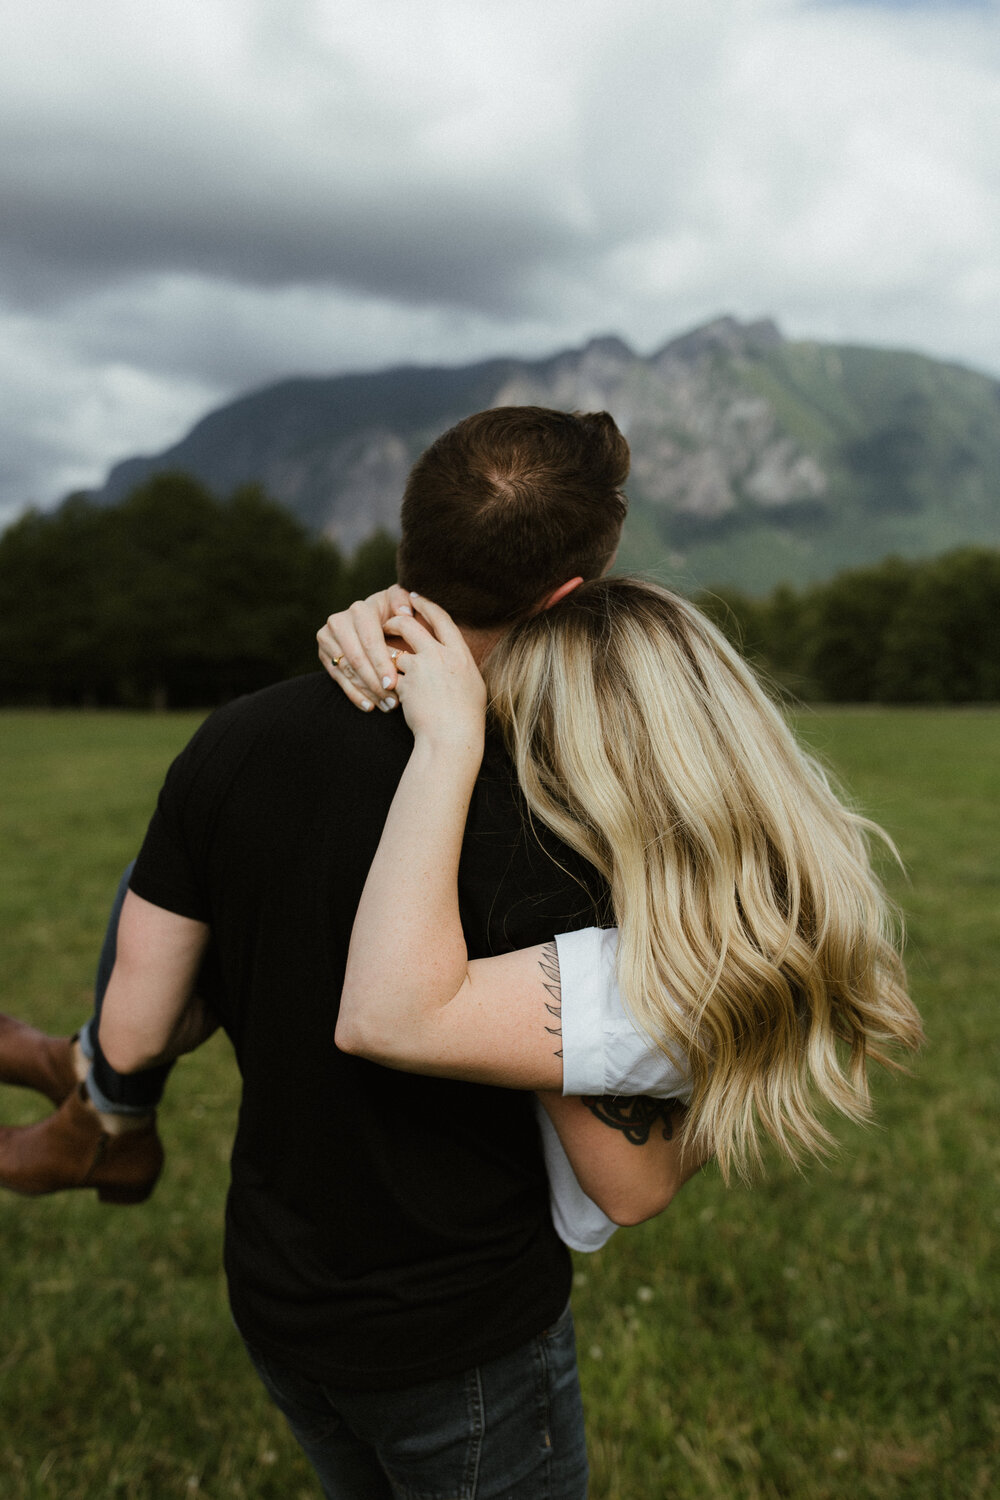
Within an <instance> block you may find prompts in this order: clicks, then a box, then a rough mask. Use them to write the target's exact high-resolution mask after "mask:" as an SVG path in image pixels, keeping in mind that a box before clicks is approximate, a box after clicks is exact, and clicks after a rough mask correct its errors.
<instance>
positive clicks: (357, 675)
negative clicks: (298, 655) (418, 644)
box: [316, 584, 413, 712]
mask: <svg viewBox="0 0 1000 1500" xmlns="http://www.w3.org/2000/svg"><path fill="white" fill-rule="evenodd" d="M397 611H401V612H405V614H407V615H412V612H413V611H412V608H411V606H410V604H409V596H408V594H407V592H406V590H405V589H403V588H400V587H399V585H398V584H393V585H392V587H391V588H388V589H382V590H380V591H379V592H378V593H377V594H371V595H370V596H369V597H368V598H367V599H364V600H358V601H356V602H355V603H354V604H352V605H351V606H350V608H349V609H345V610H340V611H338V612H337V613H336V614H333V615H330V617H329V619H328V620H327V622H326V624H325V625H324V626H323V627H322V628H321V629H320V630H319V631H317V633H316V641H317V645H318V648H319V659H320V661H321V662H322V664H323V666H324V667H325V669H326V671H327V672H328V673H329V674H330V676H331V677H332V678H333V680H334V681H335V682H336V683H337V684H338V685H339V686H340V687H341V688H342V689H343V690H344V692H345V693H347V696H348V697H349V698H350V699H351V702H352V703H356V704H357V705H358V707H363V706H364V704H366V703H367V704H369V705H372V704H374V705H377V706H378V707H379V708H381V709H384V710H385V711H387V712H388V711H389V710H390V709H393V708H395V706H396V700H395V698H394V697H393V689H394V688H395V686H396V667H395V656H394V654H393V649H392V647H391V645H390V644H389V643H387V642H386V639H385V629H384V627H385V623H386V621H387V620H388V619H389V618H390V616H392V615H393V613H394V612H397ZM349 684H353V688H354V691H352V692H348V691H347V689H348V685H349Z"/></svg>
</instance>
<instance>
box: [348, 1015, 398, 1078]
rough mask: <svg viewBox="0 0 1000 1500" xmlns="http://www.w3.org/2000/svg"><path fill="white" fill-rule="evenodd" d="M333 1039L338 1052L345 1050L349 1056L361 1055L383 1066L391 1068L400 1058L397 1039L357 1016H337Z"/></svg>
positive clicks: (368, 1060)
mask: <svg viewBox="0 0 1000 1500" xmlns="http://www.w3.org/2000/svg"><path fill="white" fill-rule="evenodd" d="M333 1040H334V1041H335V1042H336V1044H337V1048H338V1050H339V1051H340V1052H346V1053H348V1054H349V1055H350V1056H351V1057H363V1058H364V1059H365V1061H366V1062H375V1063H381V1064H382V1065H383V1066H384V1067H388V1068H391V1067H393V1066H395V1065H396V1064H397V1063H398V1062H400V1061H401V1060H402V1058H401V1055H400V1052H399V1047H398V1039H395V1038H393V1037H392V1036H388V1035H385V1034H384V1032H383V1031H381V1030H380V1029H379V1027H377V1026H375V1025H373V1024H372V1023H371V1022H370V1021H367V1022H366V1021H363V1020H361V1019H360V1018H358V1017H353V1018H352V1017H350V1016H344V1015H340V1016H338V1018H337V1025H336V1027H335V1029H334V1033H333ZM394 1042H395V1046H394Z"/></svg>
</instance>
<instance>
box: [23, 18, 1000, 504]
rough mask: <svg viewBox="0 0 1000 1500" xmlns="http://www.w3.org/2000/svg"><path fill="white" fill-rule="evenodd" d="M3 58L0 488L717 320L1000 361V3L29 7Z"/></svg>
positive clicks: (83, 475)
mask: <svg viewBox="0 0 1000 1500" xmlns="http://www.w3.org/2000/svg"><path fill="white" fill-rule="evenodd" d="M5 28H6V32H5V46H4V49H3V51H2V53H0V139H2V150H0V202H2V203H3V205H4V212H3V215H2V217H0V268H2V269H0V299H2V301H0V347H2V348H3V350H4V353H3V354H0V410H3V411H4V413H5V415H4V417H3V419H2V425H3V429H4V430H2V431H0V441H2V442H3V444H4V451H5V453H6V455H7V470H6V473H5V474H0V504H3V503H4V502H6V503H7V504H8V505H11V504H14V505H16V504H17V503H18V501H20V500H24V499H27V498H30V497H35V498H40V499H50V498H54V497H55V496H56V495H57V494H58V493H60V492H61V491H62V489H64V488H66V487H69V485H71V484H79V483H82V482H95V481H97V480H98V479H99V478H100V477H101V474H102V471H103V469H104V468H105V467H106V466H107V464H108V463H109V462H110V461H112V460H114V459H115V458H118V457H122V456H124V455H126V454H128V453H132V452H135V451H138V450H140V449H141V448H144V447H147V448H149V447H151V448H156V447H159V446H162V445H165V444H166V443H167V442H169V441H172V440H173V439H175V438H176V437H177V436H179V435H180V431H181V430H182V428H183V427H184V426H185V425H186V424H187V423H188V422H189V421H191V420H192V419H194V418H195V417H197V416H198V415H200V414H201V413H202V412H203V411H204V410H205V409H207V407H208V406H209V405H211V404H212V403H213V402H216V401H219V400H222V399H225V398H226V397H227V396H229V395H231V394H234V393H236V392H237V391H239V390H243V389H246V388H248V387H250V386H253V385H259V384H262V383H264V382H266V381H268V380H270V379H273V378H278V377H280V376H282V375H286V374H292V373H305V372H310V371H313V372H320V371H322V372H326V371H331V372H332V371H339V370H344V369H349V368H373V367H378V366H384V365H387V364H391V363H396V362H401V361H406V362H411V361H419V362H423V363H433V362H451V361H459V360H467V359H474V358H478V357H485V356H487V355H490V354H493V353H499V352H504V353H509V352H513V353H524V354H540V353H543V352H548V351H549V350H552V349H555V348H558V347H560V346H565V345H567V344H570V343H573V342H577V341H579V340H582V339H584V338H586V337H588V336H589V335H591V334H593V333H598V332H605V331H617V332H620V333H621V334H623V335H624V336H625V337H626V338H628V339H629V340H630V341H631V342H633V343H634V344H635V345H636V346H637V347H638V348H641V349H642V348H645V349H651V348H653V347H654V346H656V345H657V344H659V343H661V342H662V341H663V340H665V339H666V338H667V337H668V336H670V335H671V334H673V333H675V332H678V331H680V330H681V329H683V328H684V327H686V326H690V325H693V324H694V323H696V322H698V321H700V320H701V319H703V318H707V317H711V316H713V315H715V314H717V313H719V312H721V311H724V310H731V311H734V312H736V313H737V314H740V315H743V316H759V315H762V314H767V313H770V314H774V315H775V316H777V318H778V319H779V321H780V322H781V323H782V325H783V326H784V327H785V328H786V330H787V331H789V332H791V333H793V334H801V335H811V336H818V337H828V338H839V339H852V340H854V341H859V342H861V341H871V342H881V343H893V344H905V345H909V346H911V347H918V348H924V349H926V350H927V351H928V352H931V353H937V354H941V355H945V356H951V357H954V358H959V359H964V360H966V361H968V362H970V363H973V364H979V365H981V366H983V367H985V368H989V369H993V370H996V371H997V372H998V373H1000V333H998V332H997V323H996V317H995V307H996V301H997V290H998V288H997V281H998V274H1000V273H998V271H997V263H996V254H995V247H996V245H997V244H998V243H1000V209H998V205H1000V180H998V178H1000V107H998V106H1000V83H998V80H1000V12H998V8H997V6H996V5H995V3H994V4H981V5H980V4H972V3H970V4H958V5H948V4H944V3H943V0H942V3H937V4H933V3H930V0H928V3H925V4H913V5H901V4H896V5H893V4H889V3H887V0H866V3H862V0H719V3H717V4H715V5H711V6H692V5H691V4H690V0H617V3H616V0H575V3H574V4H572V5H571V4H569V3H568V0H553V3H551V4H548V5H545V6H539V5H537V3H533V4H529V3H528V0H506V3H500V0H480V3H478V4H477V5H476V6H475V7H472V6H469V5H467V4H465V3H463V0H425V3H423V4H421V5H419V6H415V5H413V4H412V0H369V4H368V5H367V6H365V7H364V8H361V7H355V8H349V7H346V6H343V5H339V4H337V5H335V4H333V3H332V0H283V3H280V4H279V3H278V0H161V4H160V5H159V6H158V7H156V8H155V9H154V8H151V7H137V6H135V5H134V4H132V3H130V0H74V4H73V5H72V6H67V5H65V3H64V0H34V3H33V5H32V6H31V7H26V6H25V7H18V8H16V10H12V11H11V14H10V15H9V17H8V18H6V19H5Z"/></svg>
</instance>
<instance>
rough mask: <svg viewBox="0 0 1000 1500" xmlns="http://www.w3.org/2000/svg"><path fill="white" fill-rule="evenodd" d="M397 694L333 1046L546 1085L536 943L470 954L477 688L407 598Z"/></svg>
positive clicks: (425, 1069)
mask: <svg viewBox="0 0 1000 1500" xmlns="http://www.w3.org/2000/svg"><path fill="white" fill-rule="evenodd" d="M414 608H416V609H417V610H418V611H419V612H420V614H421V615H422V616H423V619H424V620H425V621H426V622H427V623H428V624H429V625H431V626H432V627H433V629H434V632H435V633H434V634H431V631H430V630H428V629H427V628H425V626H424V625H423V624H422V623H420V622H419V621H417V620H416V619H406V618H405V617H404V618H400V617H397V618H396V619H395V620H394V621H392V622H391V628H393V629H395V630H398V632H399V634H400V636H402V637H403V638H404V640H405V642H406V647H407V652H406V654H405V655H403V656H401V657H400V658H399V659H398V661H397V668H398V674H399V675H398V685H397V691H398V694H399V698H400V702H401V703H402V705H403V711H404V713H405V714H406V716H407V722H408V723H409V725H410V728H411V729H412V730H413V734H414V746H413V753H412V755H411V756H410V760H409V763H408V764H407V767H406V770H405V771H404V773H403V776H402V778H401V780H400V783H399V786H398V788H397V791H396V795H395V797H394V799H393V803H392V807H391V808H390V811H389V816H388V818H387V820H386V824H385V828H384V829H383V832H382V838H381V841H380V843H379V847H378V851H377V853H376V855H375V859H374V861H373V862H372V866H371V869H370V870H369V873H368V879H367V881H366V883H365V888H364V892H363V894H362V897H361V902H360V904H359V906H358V911H357V915H356V917H355V920H354V931H353V934H352V938H351V948H350V955H349V958H348V963H347V974H346V977H345V981H344V987H343V991H342V994H341V1002H340V1015H339V1018H338V1021H337V1031H336V1041H337V1045H338V1046H339V1047H340V1048H341V1050H342V1051H345V1052H353V1053H357V1054H358V1055H360V1056H363V1057H367V1058H369V1059H370V1060H372V1061H373V1062H381V1063H385V1064H387V1065H388V1066H391V1067H396V1068H402V1069H404V1070H406V1071H410V1072H420V1073H435V1074H441V1075H443V1076H446V1077H453V1078H467V1079H471V1080H473V1081H475V1082H481V1083H499V1084H505V1085H508V1086H512V1087H515V1088H559V1087H560V1085H561V1083H562V1063H561V1059H560V1057H559V1055H558V1054H559V1038H558V1035H557V1034H555V1033H556V1032H557V1030H558V1022H557V1021H556V1020H555V1019H554V1017H553V1014H552V1012H551V1010H550V1009H549V1008H547V1007H551V1006H552V1005H553V1004H554V1001H553V997H552V995H551V994H550V992H549V989H548V988H547V987H546V986H547V985H549V984H550V983H551V981H550V980H549V979H548V977H547V974H546V958H545V954H544V951H543V949H542V948H540V947H536V948H530V949H522V950H521V951H520V952H518V953H509V954H504V955H502V956H500V957H497V958H492V959H481V960H476V961H473V962H471V963H470V962H469V958H468V950H467V948H466V943H465V935H464V933H463V931H462V925H461V921H460V919H459V911H458V862H459V856H460V854H461V848H462V837H463V834H464V831H465V819H466V814H467V812H468V807H469V799H470V797H471V795H472V788H473V786H474V784H475V780H476V776H477V774H478V771H479V764H480V761H481V759H482V752H483V735H484V723H485V702H486V692H485V688H484V687H483V682H482V678H481V677H480V675H479V670H478V668H477V666H476V664H475V661H474V660H473V658H472V655H471V653H470V651H469V649H468V647H467V646H466V644H465V641H464V639H463V638H462V635H461V632H460V631H459V630H458V628H457V627H456V626H455V625H454V624H453V622H452V621H451V619H450V618H449V616H448V615H447V614H446V613H445V612H444V610H440V609H437V607H436V606H434V605H432V604H429V603H427V602H426V601H424V600H420V601H414Z"/></svg>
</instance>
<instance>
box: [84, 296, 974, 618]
mask: <svg viewBox="0 0 1000 1500" xmlns="http://www.w3.org/2000/svg"><path fill="white" fill-rule="evenodd" d="M508 404H513V405H522V404H532V405H539V406H554V407H562V408H567V409H576V410H595V409H601V408H606V409H607V410H609V411H610V412H612V414H613V415H614V416H615V418H616V419H617V421H618V423H619V425H620V426H621V427H622V429H623V430H624V431H625V432H626V434H627V435H628V438H629V441H630V443H631V445H632V455H633V462H632V474H631V478H630V481H629V485H628V492H629V496H630V498H631V501H632V510H631V514H630V517H629V522H628V525H627V528H626V534H625V540H624V542H623V546H622V551H621V554H620V565H623V566H624V567H627V568H630V569H642V570H643V571H645V572H647V573H649V574H651V575H653V576H656V577H659V578H661V579H662V580H664V581H668V582H673V583H676V584H678V585H680V586H681V587H685V588H689V587H695V586H705V585H713V584H718V585H723V584H726V585H733V586H737V587H740V588H743V589H745V590H746V591H748V592H750V593H763V592H767V591H768V590H769V589H771V588H772V587H773V586H774V585H775V584H777V583H780V582H790V583H792V584H804V583H806V582H810V581H812V580H814V579H818V578H824V577H828V576H829V575H831V574H832V573H834V572H836V571H838V570H840V569H842V568H845V567H854V566H860V565H863V564H866V563H869V562H873V561H876V560H877V559H879V558H882V557H884V556H887V555H888V554H890V553H898V554H900V555H903V556H923V555H932V554H934V553H937V552H941V551H944V550H945V549H946V548H949V547H954V546H959V545H962V544H966V543H977V544H988V545H994V546H996V545H1000V382H998V381H996V380H992V379H990V378H989V377H988V376H985V375H981V374H977V373H975V372H974V371H971V370H966V369H963V368H960V367H959V366H957V365H951V364H944V363H941V362H939V361H936V360H932V359H928V358H925V357H924V356H922V355H919V354H911V353H905V352H897V351H891V350H881V349H872V348H864V347H853V346H842V345H836V344H820V343H813V342H799V341H792V340H788V339H785V338H783V337H782V335H781V333H780V331H779V330H778V328H777V327H776V326H775V324H774V323H773V322H771V321H769V320H764V321H760V322H754V323H740V322H738V321H737V320H736V319H735V318H731V317H723V318H719V319H717V320H716V321H714V322H712V323H709V324H707V325H706V326H705V327H702V328H698V329H695V330H694V331H693V332H690V333H687V334H684V335H683V336H682V337H680V338H676V339H673V340H671V341H670V342H669V343H667V344H665V345H664V346H663V348H661V349H660V350H658V351H657V352H656V353H655V354H652V355H649V356H642V355H639V354H636V353H634V352H633V351H632V350H631V349H630V348H629V347H628V345H627V344H625V343H623V342H622V340H621V339H618V338H614V337H607V338H597V339H593V340H592V341H591V342H590V343H588V344H587V345H586V346H585V347H584V348H582V349H574V350H567V351H565V352H563V353H561V354H557V355H555V356H553V357H551V358H549V359H544V360H535V361H527V360H519V359H513V358H511V359H493V360H489V361H487V362H485V363H482V364H475V365H469V366H465V367H462V368H440V369H437V368H429V367H428V368H423V367H408V368H402V369H394V370H387V371H384V372H380V373H375V374H363V375H340V376H336V377H332V378H314V379H297V380H287V381H283V382H281V383H280V384H277V385H273V386H269V387H267V388H266V389H264V390H260V391H256V392H253V393H251V394H250V395H247V396H243V397H241V398H240V399H238V400H236V401H233V402H231V403H230V404H229V405H227V406H224V407H221V408H220V409H219V410H217V411H214V412H212V413H210V414H209V415H208V416H207V417H205V418H204V419H203V420H202V421H201V422H199V423H198V424H197V425H196V426H195V427H194V428H193V429H192V430H191V432H190V433H188V435H187V436H186V437H185V438H183V439H182V441H181V442H179V443H177V444H176V445H175V446H174V447H172V448H169V449H167V450H166V451H165V452H163V453H160V454H157V455H155V456H154V457H148V458H133V459H128V460H127V461H126V462H124V463H121V464H119V465H117V467H115V468H114V469H113V470H112V471H111V473H110V475H109V476H108V480H107V483H106V484H105V486H104V488H103V489H102V490H100V491H98V492H97V494H98V497H99V498H100V499H102V500H104V501H107V502H112V501H115V500H118V499H120V498H121V497H122V496H124V495H125V494H127V493H128V492H129V491H130V490H131V489H133V488H134V487H135V485H137V484H138V483H140V482H141V481H142V480H144V479H146V478H148V477H149V475H150V474H153V473H156V472H160V471H163V470H166V469H181V470H185V471H186V472H188V473H191V474H193V475H195V476H196V477H197V478H199V479H200V480H202V481H203V482H204V483H205V484H207V485H208V486H209V487H210V488H212V489H213V490H215V491H216V492H217V493H219V494H228V493H229V492H230V491H232V490H233V489H234V488H236V487H237V486H238V485H241V484H245V483H248V482H257V483H260V484H261V485H262V486H263V487H264V488H265V490H267V491H268V493H269V494H271V495H272V496H274V497H275V498H276V499H278V500H280V501H282V502H283V503H284V504H286V505H287V506H288V507H289V508H290V509H291V510H292V511H294V512H295V514H296V515H298V516H299V517H300V518H301V519H302V520H303V521H305V522H306V523H307V524H308V525H309V526H311V527H313V528H314V529H316V530H318V531H323V532H326V533H327V534H329V535H331V536H334V537H336V538H337V539H338V541H340V542H341V544H342V545H343V546H344V547H345V548H346V549H348V550H350V549H352V548H353V547H354V546H355V545H356V544H357V543H358V542H359V541H361V540H362V539H363V538H364V537H365V536H367V535H368V534H370V532H371V531H373V530H374V529H375V528H376V527H378V526H383V527H386V528H388V529H390V530H394V529H395V527H396V524H397V517H398V506H399V499H400V495H401V492H402V487H403V482H404V479H405V476H406V473H407V471H408V469H409V467H410V465H411V464H412V462H413V461H414V459H415V458H416V457H417V455H418V454H419V453H420V452H421V451H422V450H423V449H424V448H425V447H426V446H427V444H428V443H429V442H430V441H431V439H432V438H434V437H435V436H436V435H437V434H438V433H439V432H441V431H443V430H444V429H445V428H446V427H448V426H450V425H451V424H452V423H453V422H456V421H458V420H459V419H460V418H461V417H463V416H466V415H467V414H468V413H469V412H473V411H478V410H481V409H483V408H485V407H488V406H500V405H508Z"/></svg>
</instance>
